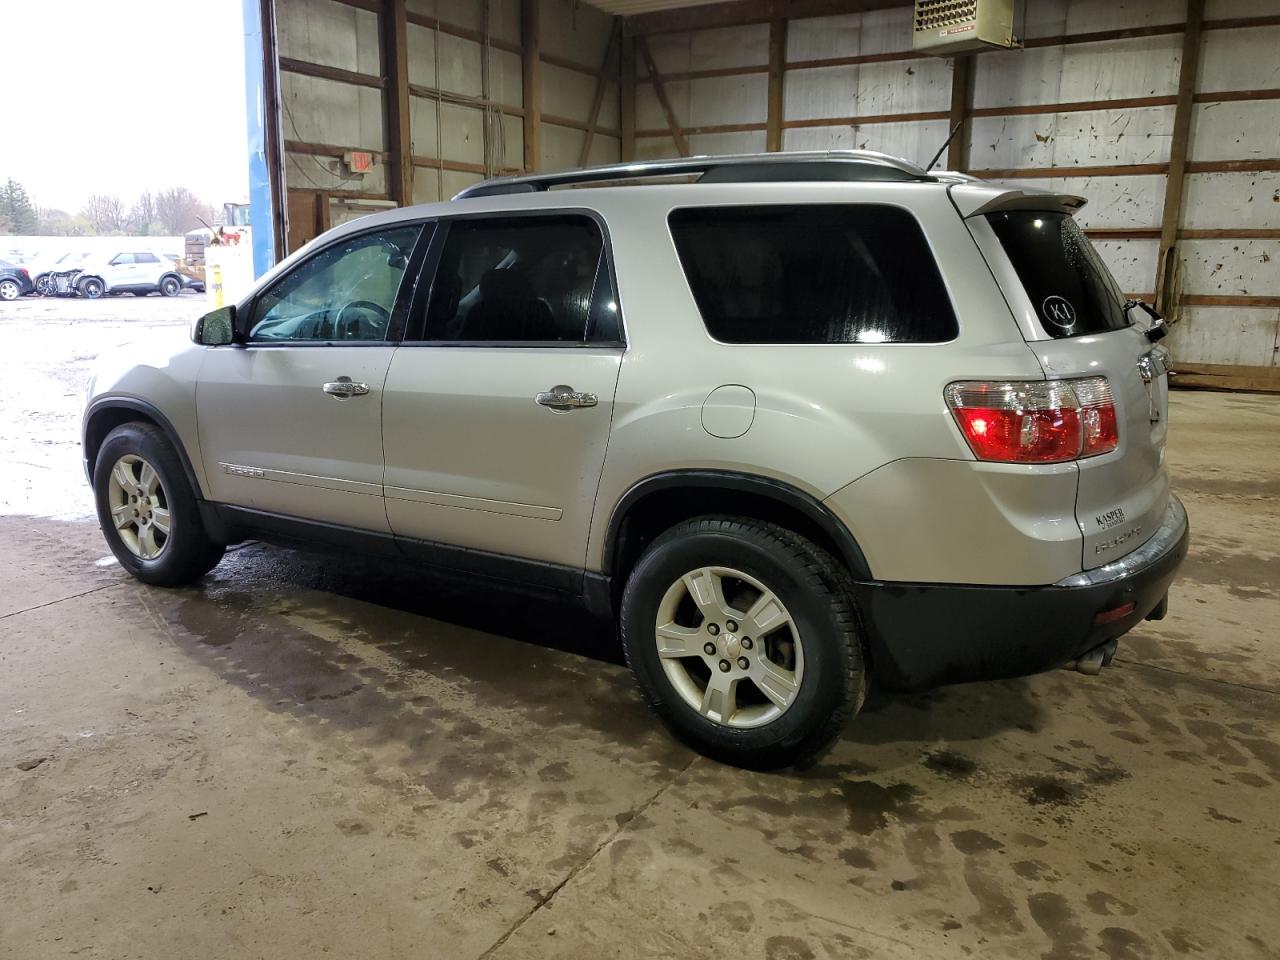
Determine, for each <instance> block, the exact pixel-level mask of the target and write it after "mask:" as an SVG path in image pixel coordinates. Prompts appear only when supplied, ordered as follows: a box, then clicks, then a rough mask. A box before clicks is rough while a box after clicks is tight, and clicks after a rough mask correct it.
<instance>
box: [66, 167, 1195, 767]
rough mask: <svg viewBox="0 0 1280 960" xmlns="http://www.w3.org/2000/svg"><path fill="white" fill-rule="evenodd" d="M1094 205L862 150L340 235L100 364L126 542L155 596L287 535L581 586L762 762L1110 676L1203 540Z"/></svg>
mask: <svg viewBox="0 0 1280 960" xmlns="http://www.w3.org/2000/svg"><path fill="white" fill-rule="evenodd" d="M690 175H697V176H698V177H699V178H700V179H699V180H698V182H697V183H693V184H690V183H681V182H675V183H673V182H671V178H672V177H674V176H683V177H685V178H687V177H688V176H690ZM662 178H665V181H663V179H662ZM619 180H642V181H644V182H645V185H643V186H637V185H617V184H615V185H612V186H591V184H593V183H594V184H599V183H607V182H609V181H619ZM652 181H658V182H656V183H655V182H652ZM567 185H574V186H578V187H580V189H573V190H555V189H551V188H554V187H558V186H567ZM1083 203H1084V201H1083V200H1082V199H1081V198H1079V197H1073V196H1067V195H1061V194H1054V193H1044V192H1033V191H1029V190H1025V189H1021V188H1008V187H1003V186H999V185H994V184H984V183H981V182H977V181H975V180H973V179H972V178H970V177H966V176H963V175H959V174H949V173H934V174H930V173H927V172H926V171H924V170H922V169H920V168H919V167H917V166H914V165H913V164H910V163H908V162H906V161H902V160H897V159H894V158H891V157H886V156H883V155H880V154H874V153H867V152H857V151H855V152H836V153H821V154H773V155H766V156H743V157H700V158H693V159H684V160H678V161H663V162H656V163H652V164H628V165H623V166H617V167H606V168H595V169H592V170H586V171H577V172H573V173H564V174H547V175H532V176H525V177H518V178H513V179H507V180H497V181H489V182H486V183H483V184H480V185H478V186H477V187H473V188H471V189H469V190H467V191H465V192H464V193H463V194H460V195H459V196H458V197H457V198H455V199H454V200H453V201H451V202H447V203H442V204H434V205H430V206H419V207H410V208H404V209H398V210H394V211H388V212H386V213H382V214H378V215H375V216H372V217H367V218H365V219H363V220H358V221H354V222H351V223H348V224H344V225H342V226H340V227H338V228H335V229H334V230H332V231H330V232H329V233H327V234H325V235H324V236H322V237H319V238H317V239H316V240H314V241H313V242H312V243H310V244H308V245H307V247H305V248H304V249H302V250H300V251H298V252H297V253H295V254H294V255H292V256H291V257H289V258H288V259H287V260H285V261H284V262H282V263H281V264H279V265H278V266H277V267H276V268H275V269H274V270H272V271H271V272H270V273H269V274H268V275H267V276H265V277H263V278H262V280H261V281H260V282H259V283H258V285H257V287H256V288H255V289H254V291H253V292H252V293H251V294H250V295H249V296H248V297H246V298H245V299H244V300H243V301H242V302H241V303H239V304H237V305H236V306H234V307H228V308H224V309H222V310H218V311H214V312H213V313H210V314H207V315H206V316H204V317H202V318H201V319H200V320H198V321H197V322H196V323H195V324H194V325H193V328H192V340H193V341H194V342H193V343H187V344H185V345H183V344H175V345H173V346H171V347H169V346H166V347H158V346H157V347H152V348H150V352H149V353H146V354H139V352H138V349H139V348H131V349H130V350H129V351H126V352H122V353H121V354H119V355H116V356H114V357H111V358H107V359H105V360H104V361H103V362H102V363H101V365H100V367H99V369H98V372H97V374H96V376H95V378H94V379H93V380H92V381H91V383H90V384H89V388H88V394H87V406H86V410H85V417H84V430H83V442H84V456H85V468H86V471H87V472H88V474H89V476H90V479H91V481H92V483H93V487H94V491H95V494H96V497H97V501H98V511H99V518H100V520H101V524H102V528H103V530H104V531H105V535H106V537H107V540H108V542H109V544H110V545H111V548H112V550H113V551H114V553H115V555H116V556H117V557H118V558H119V559H120V562H121V563H122V564H123V565H124V567H125V568H126V569H127V570H129V571H130V572H131V573H133V574H134V575H135V576H136V577H138V578H139V579H141V580H143V581H145V582H147V583H153V584H159V585H175V584H181V583H188V582H191V581H193V580H195V579H197V578H199V577H200V576H202V575H203V574H204V573H205V572H207V571H208V570H209V569H211V568H212V567H213V566H214V565H215V564H216V563H217V562H218V560H219V558H220V557H221V556H222V553H223V549H224V547H225V546H226V545H227V544H230V543H234V542H237V541H240V540H243V539H246V538H249V537H257V538H262V539H267V540H277V541H281V542H288V543H294V544H296V543H310V544H315V545H317V546H321V547H329V548H338V549H341V550H345V551H350V550H353V549H354V550H362V551H367V552H370V553H374V554H380V555H383V556H386V557H390V558H398V559H401V560H412V561H416V562H420V563H422V564H425V565H427V566H430V567H434V568H435V569H437V570H438V571H440V572H441V573H444V574H449V575H453V576H462V577H466V578H470V579H472V580H475V581H477V582H478V583H481V584H485V585H488V586H490V587H495V586H500V585H501V584H502V583H504V582H516V583H520V584H523V585H525V586H526V587H528V586H532V587H536V588H539V589H542V590H546V591H549V592H552V593H555V594H559V595H563V596H569V597H576V598H581V599H582V600H583V601H584V602H585V603H586V604H587V605H588V606H589V607H590V608H591V609H593V610H595V611H598V612H599V613H601V614H602V615H605V616H609V617H614V618H616V619H617V622H618V623H619V628H620V633H621V637H622V642H623V646H624V649H625V651H626V655H627V659H628V662H629V664H630V666H631V668H632V670H633V671H634V673H635V676H636V678H637V681H638V683H639V687H640V690H641V692H642V693H643V695H644V697H645V699H646V700H647V701H648V702H649V703H650V704H651V706H652V707H653V708H654V710H655V711H656V712H657V714H658V716H659V717H660V718H661V719H662V720H663V722H664V723H666V725H667V726H668V727H669V729H670V730H672V731H673V732H674V733H675V734H676V735H677V736H679V737H680V738H681V739H683V740H684V741H685V742H687V743H689V744H691V745H693V746H694V747H696V748H697V749H699V750H701V751H703V752H705V753H707V754H708V755H711V756H713V757H717V758H719V759H722V760H725V761H727V762H731V763H736V764H741V765H746V766H752V767H758V768H770V767H776V766H780V765H784V764H789V763H801V762H806V761H808V760H811V759H812V758H813V757H814V756H815V755H816V754H817V753H818V752H820V751H821V750H822V749H823V748H824V747H825V746H826V745H827V744H828V743H829V742H830V741H831V740H832V739H833V738H834V737H835V736H836V735H837V734H838V733H839V731H840V730H841V728H842V726H843V724H844V723H845V721H846V719H847V718H848V717H850V716H851V715H852V714H853V713H855V712H856V711H857V709H858V708H859V706H860V705H861V703H862V700H863V696H864V693H865V691H866V689H867V685H868V683H869V682H872V681H874V682H876V683H878V684H880V685H883V686H884V687H887V688H890V689H897V690H916V689H922V688H927V687H931V686H935V685H938V684H943V683H954V682H959V681H968V680H981V679H995V678H1001V677H1012V676H1019V675H1025V674H1029V673H1034V672H1038V671H1043V670H1047V669H1051V668H1054V667H1057V666H1062V665H1067V664H1074V665H1076V666H1077V667H1079V668H1080V669H1081V670H1082V671H1083V672H1090V673H1096V672H1097V671H1098V669H1100V668H1101V666H1102V665H1104V664H1105V663H1107V662H1109V661H1110V658H1111V656H1112V655H1113V653H1114V651H1115V645H1116V640H1117V638H1118V637H1120V636H1121V635H1122V634H1124V633H1125V632H1127V631H1128V630H1129V629H1131V628H1132V627H1133V626H1134V625H1135V624H1137V623H1139V622H1141V621H1142V619H1143V618H1144V617H1145V618H1152V619H1156V618H1159V617H1162V616H1163V615H1164V612H1165V609H1166V606H1167V595H1168V589H1169V585H1170V583H1171V581H1172V580H1173V578H1174V575H1175V572H1176V570H1177V568H1178V566H1179V564H1180V563H1181V561H1182V559H1183V558H1184V557H1185V555H1186V550H1187V541H1188V527H1187V520H1186V513H1185V511H1184V510H1183V509H1182V506H1181V504H1180V503H1179V502H1178V500H1177V498H1176V497H1174V496H1172V494H1171V493H1170V490H1169V482H1168V477H1167V474H1166V471H1165V468H1164V447H1165V431H1166V408H1167V377H1166V373H1167V369H1168V354H1167V351H1165V350H1164V348H1163V347H1161V346H1158V345H1157V344H1156V341H1157V340H1158V339H1159V338H1160V337H1161V336H1162V335H1163V331H1164V327H1163V325H1162V324H1161V323H1160V322H1159V320H1158V318H1155V317H1154V315H1153V314H1149V312H1148V311H1143V310H1135V309H1134V307H1136V306H1140V305H1138V304H1134V303H1131V302H1126V301H1125V300H1124V299H1123V296H1122V295H1121V294H1120V293H1119V289H1118V287H1117V286H1116V284H1115V281H1114V280H1113V279H1112V277H1111V275H1110V274H1109V273H1108V271H1107V269H1106V267H1105V266H1104V265H1103V263H1102V261H1101V260H1100V258H1099V257H1098V255H1097V253H1096V252H1095V251H1094V250H1093V248H1092V247H1091V246H1090V244H1089V242H1088V240H1086V239H1085V237H1084V234H1083V232H1082V231H1081V230H1080V228H1079V227H1078V226H1077V225H1076V223H1075V221H1074V220H1073V219H1072V215H1073V214H1074V213H1075V212H1076V211H1077V210H1078V209H1079V208H1080V207H1081V206H1082V205H1083Z"/></svg>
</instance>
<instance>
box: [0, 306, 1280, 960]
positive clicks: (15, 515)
mask: <svg viewBox="0 0 1280 960" xmlns="http://www.w3.org/2000/svg"><path fill="white" fill-rule="evenodd" d="M193 306H194V304H192V303H191V302H190V301H186V300H184V301H179V302H177V303H173V302H167V301H160V300H156V299H149V300H146V301H132V302H114V301H108V302H106V303H101V302H100V303H99V304H83V303H72V304H58V305H48V304H34V305H28V304H25V303H24V304H21V305H20V306H19V307H16V308H15V307H14V306H13V305H4V306H3V307H0V356H3V357H5V359H6V382H7V386H8V389H6V391H4V393H3V394H2V395H0V423H3V428H2V429H3V431H4V434H3V442H2V443H0V448H2V449H0V452H3V455H4V459H5V462H6V464H7V469H6V475H7V477H8V482H7V483H5V484H3V485H0V513H2V514H3V516H0V584H3V587H2V588H0V864H2V865H3V869H0V957H4V958H6V960H7V958H22V960H36V958H44V957H65V956H71V955H73V954H75V955H78V956H93V957H148V958H150V957H155V958H166V960H167V958H172V957H175V956H180V957H183V958H206V957H208V958H212V957H227V958H232V957H234V958H246V957H270V958H273V960H275V958H280V960H283V958H293V957H307V958H311V957H314V956H317V955H332V956H344V957H354V956H361V957H365V956H369V957H372V956H389V957H405V956H424V957H448V958H476V957H488V956H494V957H521V958H537V957H553V956H555V957H598V956H603V955H607V956H610V957H615V958H619V960H622V958H631V957H676V956H678V957H702V956H712V955H715V956H740V957H760V958H770V960H803V958H826V957H860V958H872V957H874V958H897V957H904V958H906V957H910V958H919V957H953V956H956V957H958V956H970V955H972V956H976V957H983V958H992V957H999V958H1004V957H1008V958H1028V957H1044V958H1050V960H1074V958H1084V957H1094V956H1101V957H1107V958H1110V960H1120V958H1148V957H1170V956H1181V955H1187V956H1211V957H1229V958H1233V960H1234V958H1250V957H1277V956H1280V913H1278V912H1277V910H1276V904H1277V902H1280V787H1278V784H1280V723H1278V721H1280V636H1277V624H1280V600H1277V597H1276V587H1277V585H1280V558H1278V556H1277V546H1276V544H1277V536H1276V535H1277V531H1278V530H1280V524H1278V523H1277V521H1278V519H1280V480H1277V477H1278V476H1280V443H1277V441H1276V437H1277V435H1278V431H1280V398H1274V397H1260V396H1243V395H1223V394H1189V393H1179V394H1175V396H1174V398H1173V409H1172V415H1171V419H1172V444H1171V447H1170V454H1169V457H1170V462H1171V466H1172V469H1173V472H1174V475H1175V483H1176V487H1177V489H1178V491H1179V493H1180V494H1181V495H1182V497H1183V498H1184V500H1185V502H1186V503H1187V506H1188V509H1189V511H1190V513H1191V519H1192V525H1193V535H1194V543H1193V547H1192V555H1191V558H1190V560H1189V562H1188V563H1187V565H1186V567H1185V571H1184V575H1183V577H1182V579H1181V580H1180V581H1179V583H1178V584H1177V585H1176V586H1175V588H1174V591H1173V597H1172V608H1171V612H1170V617H1169V619H1168V620H1166V621H1164V622H1163V623H1161V624H1158V625H1157V624H1147V625H1144V626H1143V627H1142V628H1141V629H1139V630H1137V631H1136V632H1135V633H1134V634H1133V635H1132V636H1131V637H1130V638H1129V639H1128V640H1127V642H1125V643H1123V644H1122V646H1121V653H1120V657H1119V659H1118V660H1117V663H1116V665H1115V666H1114V668H1112V669H1111V670H1109V671H1106V672H1104V674H1103V676H1102V677H1100V678H1096V679H1090V678H1086V677H1082V676H1080V675H1077V674H1073V673H1066V672H1057V673H1052V674H1048V675H1044V676H1039V677H1034V678H1031V679H1027V680H1018V681H1011V682H1004V683H993V684H979V685H970V686H963V687H954V688H949V689H945V690H940V691H938V692H935V693H932V694H929V695H926V696H913V697H900V696H895V697H890V696H885V695H878V696H873V697H872V699H871V701H870V702H869V703H868V705H867V708H866V710H865V711H864V713H863V715H862V716H861V717H859V718H858V719H857V720H856V721H855V722H854V723H853V724H851V725H850V726H849V728H848V730H847V732H846V734H845V736H844V738H843V739H842V740H841V741H840V743H839V744H838V746H837V747H836V748H835V749H834V751H833V752H832V753H831V754H830V755H829V756H828V757H827V758H826V760H825V761H824V762H823V763H822V764H821V766H819V767H818V768H817V769H813V770H810V771H807V772H804V773H784V774H777V775H758V774H751V773H745V772H742V771H739V770H734V769H730V768H727V767H722V766H718V765H716V764H715V763H712V762H710V761H708V760H705V759H701V758H699V757H696V756H695V755H693V754H691V753H689V752H688V751H686V750H684V749H683V748H681V747H679V746H677V745H675V744H674V743H672V742H671V741H670V740H669V739H667V737H666V736H665V735H664V734H663V733H662V732H661V731H660V730H659V729H658V727H657V726H656V724H655V723H654V722H653V721H652V720H650V718H649V717H648V716H647V715H646V714H645V711H644V710H643V708H642V707H641V704H640V702H639V699H638V697H637V696H636V694H635V693H634V691H633V689H632V686H631V681H630V678H629V676H628V674H627V673H626V671H625V669H624V668H623V667H621V666H619V665H618V662H619V659H620V658H619V652H618V649H617V645H616V643H615V641H614V640H613V638H612V636H611V633H610V631H609V630H608V629H607V628H606V627H604V626H602V625H600V624H596V623H594V622H592V621H590V620H588V619H587V618H586V617H584V616H583V615H581V614H579V613H577V612H575V611H573V610H569V609H563V608H559V607H554V606H550V605H547V604H545V603H539V602H534V601H529V600H522V599H519V598H504V599H501V600H496V599H495V598H493V597H491V596H489V595H488V594H487V593H485V592H483V591H467V590H464V589H460V588H457V587H444V586H440V585H438V584H433V583H430V582H428V581H425V580H423V579H422V578H421V577H420V575H419V574H418V573H417V572H415V571H414V570H412V569H395V568H393V567H390V566H388V565H378V564H364V563H350V564H348V563H347V562H345V561H342V560H338V559H335V558H333V557H315V556H308V555H304V554H300V553H293V552H289V551H284V550H279V549H274V548H268V547H264V546H256V545H255V546H248V547H245V548H242V549H239V550H237V551H235V552H234V553H232V554H230V555H228V557H227V559H226V560H225V561H224V562H223V563H222V565H221V566H219V567H218V568H217V570H216V571H215V572H214V573H213V574H212V575H211V576H210V577H209V578H208V579H207V581H206V582H204V583H203V584H201V585H200V586H199V587H196V588H192V589H185V590H174V591H165V590H154V589H148V588H145V587H142V586H141V585H139V584H137V583H135V582H133V581H132V580H130V579H128V578H126V577H125V576H124V575H123V574H122V573H121V571H120V569H119V567H118V566H116V565H114V563H111V562H109V561H107V560H105V559H104V558H106V557H107V556H108V555H107V551H106V549H105V547H104V545H103V542H102V539H101V535H100V534H99V532H98V530H97V529H96V525H95V524H94V523H93V522H92V521H91V520H88V519H86V516H87V512H88V510H89V500H88V492H87V489H86V488H85V487H84V485H83V483H82V482H81V478H80V475H79V474H78V472H77V471H78V469H79V467H78V464H77V462H76V457H77V451H76V446H75V435H74V434H75V427H74V418H75V410H76V405H77V402H78V391H79V384H80V383H81V382H82V381H83V376H84V371H85V366H84V364H85V361H86V360H87V359H88V358H89V357H90V356H92V355H94V354H95V353H97V352H98V350H99V349H100V348H101V347H102V346H103V345H104V344H107V343H111V342H114V341H115V340H118V339H122V338H124V337H126V336H129V335H134V334H137V333H149V332H153V331H155V330H157V329H159V328H161V327H165V326H169V325H173V324H174V323H176V322H179V321H185V320H186V319H187V318H188V316H189V314H190V313H191V312H192V308H193ZM41 311H43V313H42V312H41ZM122 317H132V318H133V319H130V320H127V321H125V320H121V319H120V318H122ZM111 318H115V319H111ZM584 653H585V654H587V656H583V655H582V654H584ZM37 760H39V761H40V762H39V763H38V764H37V765H35V766H32V763H33V762H34V761H37ZM28 767H30V769H26V768H28Z"/></svg>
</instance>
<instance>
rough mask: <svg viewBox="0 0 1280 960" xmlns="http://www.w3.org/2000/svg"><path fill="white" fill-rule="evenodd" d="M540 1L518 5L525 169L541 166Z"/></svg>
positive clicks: (524, 2)
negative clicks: (522, 77) (522, 83)
mask: <svg viewBox="0 0 1280 960" xmlns="http://www.w3.org/2000/svg"><path fill="white" fill-rule="evenodd" d="M539 6H540V0H523V2H522V3H521V4H520V45H521V47H522V48H523V53H521V58H522V61H523V66H524V70H523V74H524V168H525V170H526V171H532V170H537V169H538V167H539V166H540V165H541V163H542V159H541V158H542V42H541V38H542V28H541V24H540V17H539V13H540V11H539Z"/></svg>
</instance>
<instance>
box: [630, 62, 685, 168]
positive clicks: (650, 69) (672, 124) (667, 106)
mask: <svg viewBox="0 0 1280 960" xmlns="http://www.w3.org/2000/svg"><path fill="white" fill-rule="evenodd" d="M636 49H637V50H639V51H640V56H641V58H642V59H643V60H644V69H645V72H646V73H648V74H649V79H650V80H651V81H652V82H653V92H654V94H655V95H656V96H657V98H658V105H659V106H660V107H662V114H663V116H665V117H666V118H667V128H668V129H669V130H670V131H671V139H672V140H674V141H675V142H676V151H677V152H678V153H679V154H680V156H682V157H687V156H688V155H689V143H688V141H687V140H685V138H684V131H683V130H681V129H680V124H679V123H678V122H677V121H676V114H675V111H674V110H672V109H671V101H670V100H668V99H667V88H666V87H665V86H663V84H662V74H660V73H658V67H657V65H656V64H655V63H654V62H653V54H652V53H650V52H649V41H647V40H646V39H645V38H644V37H636Z"/></svg>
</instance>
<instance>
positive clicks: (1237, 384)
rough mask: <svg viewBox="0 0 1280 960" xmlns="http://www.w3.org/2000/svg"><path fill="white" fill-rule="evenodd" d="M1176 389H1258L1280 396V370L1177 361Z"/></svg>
mask: <svg viewBox="0 0 1280 960" xmlns="http://www.w3.org/2000/svg"><path fill="white" fill-rule="evenodd" d="M1169 385H1170V386H1172V387H1201V388H1204V389H1208V390H1256V391H1266V392H1268V393H1280V367H1253V366H1244V365H1241V364H1234V363H1183V362H1181V361H1179V360H1176V359H1175V360H1174V363H1173V376H1172V377H1170V378H1169Z"/></svg>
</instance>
